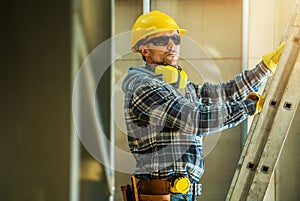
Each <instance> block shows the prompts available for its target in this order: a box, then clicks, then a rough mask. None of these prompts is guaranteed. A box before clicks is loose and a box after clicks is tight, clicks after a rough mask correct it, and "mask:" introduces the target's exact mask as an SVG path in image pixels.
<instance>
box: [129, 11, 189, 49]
mask: <svg viewBox="0 0 300 201" xmlns="http://www.w3.org/2000/svg"><path fill="white" fill-rule="evenodd" d="M173 30H177V31H178V33H179V35H180V36H181V35H183V34H185V33H186V30H185V29H181V28H180V27H179V26H178V25H177V24H176V22H175V21H174V20H173V18H172V17H170V16H169V15H167V14H165V13H162V12H160V11H157V10H154V11H151V12H149V13H146V14H142V15H141V16H140V17H139V18H138V19H137V20H136V22H135V23H134V25H133V27H132V30H131V48H132V51H134V52H136V51H137V50H138V49H137V48H138V47H137V43H138V41H140V40H141V39H143V38H145V37H147V36H150V35H152V34H155V33H158V32H164V31H173Z"/></svg>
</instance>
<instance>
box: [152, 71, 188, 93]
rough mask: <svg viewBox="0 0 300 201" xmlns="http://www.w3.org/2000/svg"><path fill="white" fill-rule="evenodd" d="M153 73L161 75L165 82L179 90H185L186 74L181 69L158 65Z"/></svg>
mask: <svg viewBox="0 0 300 201" xmlns="http://www.w3.org/2000/svg"><path fill="white" fill-rule="evenodd" d="M155 73H156V74H158V75H160V74H162V75H163V78H164V81H165V82H167V83H169V84H172V85H174V86H175V87H177V88H180V89H182V88H185V86H186V84H187V81H188V76H187V74H186V72H185V71H184V70H182V69H180V70H178V69H177V68H175V67H174V66H163V65H158V66H156V67H155Z"/></svg>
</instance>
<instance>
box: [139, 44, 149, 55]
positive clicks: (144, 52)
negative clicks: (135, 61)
mask: <svg viewBox="0 0 300 201" xmlns="http://www.w3.org/2000/svg"><path fill="white" fill-rule="evenodd" d="M140 52H141V54H142V55H143V56H144V57H147V56H149V50H148V49H147V48H146V47H145V46H143V45H141V46H140Z"/></svg>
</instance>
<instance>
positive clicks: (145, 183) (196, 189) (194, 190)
mask: <svg viewBox="0 0 300 201" xmlns="http://www.w3.org/2000/svg"><path fill="white" fill-rule="evenodd" d="M170 183H171V182H170V181H166V180H158V179H152V180H144V179H140V180H139V182H138V191H139V193H140V194H148V195H165V194H168V193H170ZM201 193H202V185H201V184H192V185H191V187H190V189H189V190H188V194H195V195H196V196H197V195H201Z"/></svg>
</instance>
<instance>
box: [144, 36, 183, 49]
mask: <svg viewBox="0 0 300 201" xmlns="http://www.w3.org/2000/svg"><path fill="white" fill-rule="evenodd" d="M170 39H171V40H172V41H173V42H174V44H175V45H180V43H181V38H180V36H178V35H173V36H159V37H156V38H152V39H150V40H148V41H146V42H144V45H146V44H148V43H152V44H153V45H155V46H166V45H167V44H168V43H169V40H170Z"/></svg>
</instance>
